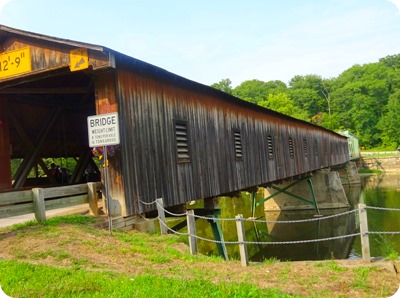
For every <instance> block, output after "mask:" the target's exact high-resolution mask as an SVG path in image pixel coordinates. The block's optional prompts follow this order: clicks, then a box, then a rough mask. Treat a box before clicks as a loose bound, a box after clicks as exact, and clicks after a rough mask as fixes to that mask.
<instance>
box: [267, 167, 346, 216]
mask: <svg viewBox="0 0 400 298" xmlns="http://www.w3.org/2000/svg"><path fill="white" fill-rule="evenodd" d="M288 187H290V192H289V191H287V190H288ZM282 190H283V191H282ZM313 193H314V195H313ZM264 197H265V198H270V199H268V200H265V202H264V210H265V211H276V210H309V209H315V210H316V211H317V213H319V210H320V209H331V208H348V207H349V206H350V205H349V202H348V200H347V198H346V194H345V191H344V189H343V185H342V183H341V181H340V177H339V174H338V172H331V171H330V170H328V169H323V170H320V171H317V172H316V173H315V174H314V175H313V177H312V184H311V180H309V179H302V181H295V182H284V183H282V184H280V185H279V187H278V186H274V185H273V186H272V187H271V188H266V189H265V190H264Z"/></svg>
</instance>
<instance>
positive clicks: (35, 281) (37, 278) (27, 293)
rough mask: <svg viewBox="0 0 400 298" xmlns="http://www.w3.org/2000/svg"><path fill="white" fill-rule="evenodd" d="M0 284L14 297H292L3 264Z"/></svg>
mask: <svg viewBox="0 0 400 298" xmlns="http://www.w3.org/2000/svg"><path fill="white" fill-rule="evenodd" d="M0 267H1V271H0V282H1V287H2V289H3V291H4V292H5V293H6V294H7V295H9V296H11V297H29V298H35V297H41V298H42V297H108V298H111V297H290V296H289V295H287V294H285V293H282V292H280V291H279V290H277V289H260V288H258V287H256V286H254V285H250V284H246V283H226V282H222V283H219V284H218V285H216V284H213V283H212V282H210V281H206V280H204V279H201V278H196V279H194V280H185V279H180V278H179V279H178V278H168V277H160V276H156V275H152V274H143V275H136V276H135V275H132V276H128V275H125V274H118V273H112V272H98V271H89V270H83V269H80V268H73V269H65V268H54V267H50V266H45V265H34V264H28V263H23V262H18V261H4V260H3V261H2V260H0Z"/></svg>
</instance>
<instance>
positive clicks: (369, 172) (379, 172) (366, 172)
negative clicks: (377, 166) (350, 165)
mask: <svg viewBox="0 0 400 298" xmlns="http://www.w3.org/2000/svg"><path fill="white" fill-rule="evenodd" d="M358 173H359V174H381V173H382V171H381V170H372V169H359V170H358Z"/></svg>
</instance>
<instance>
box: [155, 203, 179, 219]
mask: <svg viewBox="0 0 400 298" xmlns="http://www.w3.org/2000/svg"><path fill="white" fill-rule="evenodd" d="M156 204H157V206H158V207H161V209H162V210H163V211H164V212H165V213H168V214H169V215H172V216H177V217H179V216H186V213H172V212H170V211H168V210H167V209H165V208H164V207H163V206H161V205H160V204H159V203H158V202H156Z"/></svg>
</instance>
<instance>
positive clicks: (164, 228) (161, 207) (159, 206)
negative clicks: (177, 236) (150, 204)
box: [156, 198, 168, 235]
mask: <svg viewBox="0 0 400 298" xmlns="http://www.w3.org/2000/svg"><path fill="white" fill-rule="evenodd" d="M156 204H157V211H158V220H159V221H160V231H161V235H167V234H168V229H167V223H166V221H165V213H164V202H163V199H162V198H159V199H156Z"/></svg>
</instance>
